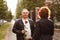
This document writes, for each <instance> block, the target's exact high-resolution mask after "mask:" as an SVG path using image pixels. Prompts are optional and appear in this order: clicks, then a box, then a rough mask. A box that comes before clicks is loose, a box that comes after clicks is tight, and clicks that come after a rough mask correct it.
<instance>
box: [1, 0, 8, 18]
mask: <svg viewBox="0 0 60 40" xmlns="http://www.w3.org/2000/svg"><path fill="white" fill-rule="evenodd" d="M7 9H8V7H7V5H6V2H5V1H4V0H0V19H5V18H6V13H7Z"/></svg>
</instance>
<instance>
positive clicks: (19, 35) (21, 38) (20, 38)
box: [12, 19, 34, 40]
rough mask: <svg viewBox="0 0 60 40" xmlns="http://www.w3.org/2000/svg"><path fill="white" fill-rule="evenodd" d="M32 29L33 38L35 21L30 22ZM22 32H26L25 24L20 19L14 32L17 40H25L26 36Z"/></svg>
mask: <svg viewBox="0 0 60 40" xmlns="http://www.w3.org/2000/svg"><path fill="white" fill-rule="evenodd" d="M29 23H30V28H31V36H32V35H33V32H34V23H33V21H31V20H29ZM22 30H24V24H23V22H22V19H19V20H18V21H16V22H15V24H14V26H13V29H12V31H13V32H14V33H15V34H16V36H17V40H24V34H22V32H21V31H22Z"/></svg>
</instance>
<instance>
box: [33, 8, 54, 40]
mask: <svg viewBox="0 0 60 40" xmlns="http://www.w3.org/2000/svg"><path fill="white" fill-rule="evenodd" d="M39 15H40V17H41V19H40V20H39V21H37V22H36V29H35V31H34V35H33V40H52V36H53V34H54V25H53V22H52V21H51V20H49V19H48V17H49V11H48V9H47V8H42V9H40V12H39Z"/></svg>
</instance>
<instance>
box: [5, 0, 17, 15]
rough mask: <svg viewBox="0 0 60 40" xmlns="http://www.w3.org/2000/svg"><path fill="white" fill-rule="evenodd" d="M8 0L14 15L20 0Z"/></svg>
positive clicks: (9, 8)
mask: <svg viewBox="0 0 60 40" xmlns="http://www.w3.org/2000/svg"><path fill="white" fill-rule="evenodd" d="M6 2H7V6H8V10H11V12H12V15H15V14H16V7H17V2H18V0H6Z"/></svg>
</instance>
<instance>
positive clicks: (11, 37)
mask: <svg viewBox="0 0 60 40" xmlns="http://www.w3.org/2000/svg"><path fill="white" fill-rule="evenodd" d="M14 23H15V21H14V20H12V21H11V24H10V27H9V28H8V29H7V33H6V37H5V40H16V34H14V33H13V32H12V28H13V25H14ZM53 40H60V29H55V31H54V36H53Z"/></svg>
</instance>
